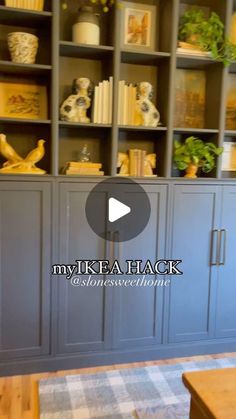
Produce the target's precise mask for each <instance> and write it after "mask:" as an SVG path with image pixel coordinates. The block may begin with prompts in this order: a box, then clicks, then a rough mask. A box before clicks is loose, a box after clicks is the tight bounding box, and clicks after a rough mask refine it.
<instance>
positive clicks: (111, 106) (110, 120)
mask: <svg viewBox="0 0 236 419" xmlns="http://www.w3.org/2000/svg"><path fill="white" fill-rule="evenodd" d="M112 115H113V77H110V78H109V117H108V123H109V124H112Z"/></svg>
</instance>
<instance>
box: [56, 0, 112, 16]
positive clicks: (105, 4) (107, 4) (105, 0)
mask: <svg viewBox="0 0 236 419" xmlns="http://www.w3.org/2000/svg"><path fill="white" fill-rule="evenodd" d="M115 2H116V0H84V1H78V5H81V4H84V5H85V4H87V5H94V6H98V7H101V9H102V11H103V12H104V13H107V12H109V10H110V9H111V8H112V6H113V5H114V4H115ZM67 7H68V6H67V2H66V1H62V9H64V10H66V9H67Z"/></svg>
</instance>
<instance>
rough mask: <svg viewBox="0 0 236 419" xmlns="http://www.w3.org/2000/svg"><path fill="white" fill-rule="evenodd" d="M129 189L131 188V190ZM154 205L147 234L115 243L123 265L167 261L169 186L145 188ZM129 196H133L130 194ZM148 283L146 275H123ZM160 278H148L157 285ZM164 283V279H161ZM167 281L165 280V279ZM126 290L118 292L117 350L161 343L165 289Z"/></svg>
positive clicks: (115, 300)
mask: <svg viewBox="0 0 236 419" xmlns="http://www.w3.org/2000/svg"><path fill="white" fill-rule="evenodd" d="M127 189H128V188H127ZM144 189H145V191H146V193H147V195H148V197H149V201H150V205H151V216H150V219H149V222H148V224H147V226H146V228H145V229H144V231H143V232H142V233H141V234H140V235H138V236H137V237H135V238H134V239H132V240H129V241H127V242H123V243H115V245H114V247H115V255H116V257H117V258H118V259H119V262H120V265H121V266H124V267H125V261H126V260H136V259H138V260H142V261H143V266H144V265H145V262H146V261H147V260H150V261H151V262H152V263H155V261H157V260H158V259H164V257H165V232H166V218H167V217H166V214H167V186H165V185H158V186H157V185H156V186H145V187H144ZM126 192H127V193H129V192H132V189H131V190H130V191H128V190H127V191H126ZM130 278H131V279H144V278H143V276H142V275H134V276H132V277H130V276H126V275H123V277H122V279H123V280H125V279H130ZM156 279H158V278H157V276H153V275H145V280H146V281H147V283H148V281H154V280H156ZM159 279H161V277H159ZM163 279H164V277H163ZM149 284H150V285H149V286H146V287H144V286H141V287H140V286H133V287H131V286H128V287H125V286H122V287H117V288H114V313H113V318H114V326H113V347H114V348H137V347H144V346H148V345H155V344H158V343H161V340H162V324H163V317H162V312H163V295H164V287H155V286H152V285H151V284H152V283H151V282H150V283H149Z"/></svg>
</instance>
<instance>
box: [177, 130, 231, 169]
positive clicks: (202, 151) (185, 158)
mask: <svg viewBox="0 0 236 419" xmlns="http://www.w3.org/2000/svg"><path fill="white" fill-rule="evenodd" d="M222 152H223V147H216V146H215V144H213V143H206V142H204V141H202V140H200V139H199V138H196V137H193V136H192V137H188V138H187V139H186V140H185V142H184V144H182V143H180V142H179V141H175V142H174V163H175V166H176V167H177V168H178V169H179V170H186V169H187V168H188V166H189V165H193V166H196V167H197V168H201V169H202V171H203V172H205V173H209V172H211V171H212V170H213V169H214V167H215V165H216V157H217V156H219V155H220V154H221V153H222Z"/></svg>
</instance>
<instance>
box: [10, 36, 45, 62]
mask: <svg viewBox="0 0 236 419" xmlns="http://www.w3.org/2000/svg"><path fill="white" fill-rule="evenodd" d="M7 43H8V48H9V51H10V55H11V60H12V61H13V63H21V64H22V63H24V64H34V63H35V59H36V54H37V51H38V37H37V36H35V35H33V34H31V33H26V32H12V33H9V34H8V35H7Z"/></svg>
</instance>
